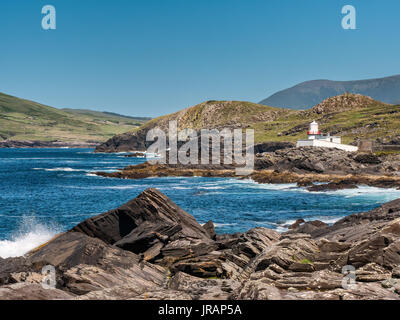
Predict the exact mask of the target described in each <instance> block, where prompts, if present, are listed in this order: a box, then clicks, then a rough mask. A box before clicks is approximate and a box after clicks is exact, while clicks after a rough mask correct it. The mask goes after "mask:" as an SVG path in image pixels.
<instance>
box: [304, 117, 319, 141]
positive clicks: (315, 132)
mask: <svg viewBox="0 0 400 320" xmlns="http://www.w3.org/2000/svg"><path fill="white" fill-rule="evenodd" d="M307 135H308V139H310V140H314V139H316V138H318V136H321V131H319V127H318V123H317V122H315V121H313V122H311V123H310V130H308V131H307Z"/></svg>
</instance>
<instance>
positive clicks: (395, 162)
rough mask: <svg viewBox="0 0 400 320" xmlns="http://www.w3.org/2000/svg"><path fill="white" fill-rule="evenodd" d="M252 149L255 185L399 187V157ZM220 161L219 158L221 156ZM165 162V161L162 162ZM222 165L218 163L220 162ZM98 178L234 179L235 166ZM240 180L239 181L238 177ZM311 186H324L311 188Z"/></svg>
mask: <svg viewBox="0 0 400 320" xmlns="http://www.w3.org/2000/svg"><path fill="white" fill-rule="evenodd" d="M270 147H271V146H270V145H269V144H267V143H265V144H262V145H256V146H255V147H254V149H255V150H259V151H261V152H259V153H257V154H256V156H255V162H254V171H253V172H252V173H251V174H250V175H249V176H246V177H244V178H251V179H253V180H254V181H256V182H258V183H298V185H299V186H306V187H308V189H309V190H310V191H324V190H338V189H349V188H356V187H357V185H368V186H375V187H382V188H399V187H400V174H399V172H400V154H396V153H395V154H391V153H388V154H385V153H383V154H381V155H379V156H378V155H375V154H373V153H353V152H346V151H343V150H338V149H328V148H316V147H302V148H295V147H293V146H289V147H288V146H287V145H285V144H282V145H281V147H278V146H277V145H276V144H274V148H273V151H266V152H262V151H263V150H264V149H267V150H268V149H269V148H270ZM221 157H222V156H221ZM166 162H167V161H166ZM221 162H222V161H221ZM95 173H96V174H97V175H99V176H103V177H110V178H123V179H142V178H147V177H165V176H183V177H188V176H189V177H190V176H203V177H237V176H236V172H235V165H234V164H233V165H224V164H221V165H213V164H209V165H204V164H198V165H190V164H189V165H180V164H174V165H170V164H168V163H166V164H151V163H149V162H145V163H142V164H139V165H132V166H128V167H126V168H121V169H120V170H118V171H115V172H95ZM242 178H243V177H242ZM313 183H325V184H323V185H317V186H314V187H313V185H312V184H313Z"/></svg>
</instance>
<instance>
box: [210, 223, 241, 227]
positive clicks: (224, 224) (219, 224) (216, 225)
mask: <svg viewBox="0 0 400 320" xmlns="http://www.w3.org/2000/svg"><path fill="white" fill-rule="evenodd" d="M236 225H237V223H216V222H214V226H215V227H216V228H219V227H229V226H236Z"/></svg>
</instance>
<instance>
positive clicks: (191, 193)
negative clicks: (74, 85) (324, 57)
mask: <svg viewBox="0 0 400 320" xmlns="http://www.w3.org/2000/svg"><path fill="white" fill-rule="evenodd" d="M143 161H144V159H137V158H126V157H124V154H94V153H93V150H92V149H0V257H7V256H15V255H21V254H23V253H25V252H26V251H28V250H30V249H32V248H33V247H35V246H36V245H38V244H40V243H41V242H44V241H47V239H49V238H50V237H51V236H52V235H54V234H55V233H57V232H60V231H64V230H68V229H69V228H71V227H73V226H74V225H76V224H77V223H79V222H81V221H82V220H84V219H86V218H88V217H91V216H94V215H97V214H99V213H102V212H105V211H107V210H110V209H114V208H116V207H118V206H120V205H121V204H123V203H125V202H127V201H129V200H130V199H132V198H135V197H136V196H137V195H138V194H139V193H140V192H142V191H143V190H145V189H146V188H150V187H153V188H157V189H159V190H161V191H162V192H163V193H165V194H166V195H168V196H169V197H170V198H171V199H172V200H173V201H174V202H175V203H177V204H178V205H179V206H180V207H182V208H183V209H184V210H186V211H187V212H189V213H191V214H192V215H193V216H195V218H196V219H197V220H198V221H199V222H200V223H205V222H207V221H208V220H213V221H214V222H215V224H216V229H217V232H219V233H224V232H236V231H246V230H248V229H250V228H253V227H258V226H263V227H268V228H273V229H276V230H278V231H283V230H285V225H287V224H290V223H291V222H293V221H294V220H296V219H297V218H304V219H306V220H307V219H308V220H311V219H320V220H322V221H325V222H328V223H333V222H334V221H336V220H337V219H339V218H341V217H343V216H345V215H348V214H351V213H354V212H360V211H366V210H370V209H372V208H375V207H377V206H379V205H380V204H381V203H384V202H387V201H390V200H393V199H396V198H400V191H399V190H394V189H389V190H385V189H378V188H371V187H360V188H359V189H355V190H342V191H336V192H328V193H310V192H308V191H306V190H304V189H303V188H297V187H296V186H295V185H288V184H285V185H269V184H257V183H255V182H253V181H251V180H249V179H246V180H241V179H234V178H200V177H193V178H147V179H142V180H121V179H111V178H102V177H97V176H94V175H93V174H91V172H92V171H115V170H116V169H118V168H123V167H125V166H127V165H130V164H137V163H140V162H143Z"/></svg>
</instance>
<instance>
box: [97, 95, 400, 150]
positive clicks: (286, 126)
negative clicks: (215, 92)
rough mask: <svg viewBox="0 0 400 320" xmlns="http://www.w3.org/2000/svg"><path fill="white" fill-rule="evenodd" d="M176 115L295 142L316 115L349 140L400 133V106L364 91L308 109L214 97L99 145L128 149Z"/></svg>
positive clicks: (191, 122)
mask: <svg viewBox="0 0 400 320" xmlns="http://www.w3.org/2000/svg"><path fill="white" fill-rule="evenodd" d="M170 120H177V121H178V129H183V128H193V129H202V128H223V127H230V128H253V129H254V130H255V140H256V142H265V141H292V142H295V141H297V140H298V139H304V138H306V136H307V134H306V132H307V128H308V126H309V123H310V122H311V121H313V120H316V121H317V122H319V124H320V127H321V130H322V131H323V132H325V133H328V132H330V133H331V134H337V135H341V136H342V137H343V142H344V143H351V142H353V141H355V140H357V139H361V138H371V139H374V140H375V139H377V138H382V139H388V138H390V137H395V136H399V135H400V126H399V125H398V124H399V123H400V106H398V105H389V104H385V103H382V102H379V101H376V100H374V99H372V98H369V97H366V96H362V95H358V94H344V95H340V96H336V97H332V98H329V99H326V100H325V101H323V102H322V103H320V104H319V105H316V106H315V107H313V108H311V109H309V110H304V111H298V110H290V109H280V108H273V107H267V106H264V105H259V104H254V103H250V102H240V101H208V102H204V103H201V104H199V105H196V106H193V107H190V108H187V109H184V110H181V111H179V112H176V113H173V114H170V115H166V116H162V117H158V118H155V119H152V120H151V121H149V122H147V123H145V124H144V125H142V126H141V127H140V128H138V129H135V130H132V131H130V132H129V133H126V134H123V135H118V136H116V137H113V139H110V140H109V141H107V142H106V143H105V144H103V145H102V146H100V147H99V148H98V150H99V151H105V152H107V151H108V152H114V151H119V146H121V147H122V146H123V148H124V149H125V150H123V151H126V149H127V147H129V146H130V145H131V146H138V145H143V144H142V143H138V140H143V139H144V138H145V136H146V134H145V133H146V132H147V131H148V130H149V129H151V128H154V127H160V128H161V129H164V130H165V129H166V128H167V127H168V121H170ZM139 142H140V141H139ZM133 150H135V149H133Z"/></svg>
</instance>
